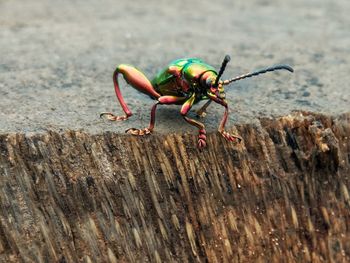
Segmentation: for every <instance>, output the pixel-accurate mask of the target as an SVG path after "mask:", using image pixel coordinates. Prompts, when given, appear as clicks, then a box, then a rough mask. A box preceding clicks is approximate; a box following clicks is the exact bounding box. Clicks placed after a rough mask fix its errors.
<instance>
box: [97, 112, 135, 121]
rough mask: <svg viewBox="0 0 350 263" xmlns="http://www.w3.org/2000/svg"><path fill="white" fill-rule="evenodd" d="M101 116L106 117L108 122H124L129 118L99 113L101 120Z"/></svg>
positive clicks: (109, 113)
mask: <svg viewBox="0 0 350 263" xmlns="http://www.w3.org/2000/svg"><path fill="white" fill-rule="evenodd" d="M103 116H106V117H107V120H110V121H125V120H127V119H128V118H129V116H127V115H124V116H116V115H114V114H113V113H111V112H101V113H100V118H103Z"/></svg>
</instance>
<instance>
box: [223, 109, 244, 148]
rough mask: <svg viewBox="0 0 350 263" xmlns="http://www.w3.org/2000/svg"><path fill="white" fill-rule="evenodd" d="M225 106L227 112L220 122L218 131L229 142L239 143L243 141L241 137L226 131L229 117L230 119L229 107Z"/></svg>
mask: <svg viewBox="0 0 350 263" xmlns="http://www.w3.org/2000/svg"><path fill="white" fill-rule="evenodd" d="M223 106H224V107H225V112H224V116H223V117H222V120H221V122H220V125H219V129H218V131H219V132H220V133H221V135H222V136H224V137H225V138H226V139H227V140H229V141H231V142H233V141H236V140H237V141H238V142H241V141H242V137H241V136H239V135H234V134H230V133H228V132H226V131H225V125H226V121H227V117H228V106H227V104H226V103H224V104H223Z"/></svg>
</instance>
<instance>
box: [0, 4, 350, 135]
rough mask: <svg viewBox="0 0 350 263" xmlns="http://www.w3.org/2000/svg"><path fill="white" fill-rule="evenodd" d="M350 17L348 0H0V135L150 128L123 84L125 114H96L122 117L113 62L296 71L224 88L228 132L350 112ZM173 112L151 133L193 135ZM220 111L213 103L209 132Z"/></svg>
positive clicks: (139, 100)
mask: <svg viewBox="0 0 350 263" xmlns="http://www.w3.org/2000/svg"><path fill="white" fill-rule="evenodd" d="M349 11H350V1H349V0H337V1H334V0H322V1H321V0H309V1H305V0H293V1H284V0H252V1H228V0H217V1H199V0H192V1H160V0H158V1H156V0H149V1H141V0H134V1H124V0H117V1H112V0H103V1H92V0H88V1H86V0H85V1H80V0H77V1H68V0H64V1H51V0H47V1H44V0H35V1H34V0H31V1H19V0H13V1H8V0H0V132H14V131H21V132H31V131H43V130H47V129H54V130H60V129H67V128H71V129H84V130H87V131H90V132H94V133H95V132H101V131H106V130H111V131H118V132H119V131H120V132H122V131H124V130H125V129H126V128H129V127H142V126H146V125H147V124H148V120H149V110H150V107H151V105H152V103H153V102H152V101H151V100H150V99H148V98H147V97H146V96H145V95H143V94H139V93H137V92H136V91H135V90H133V89H132V88H131V87H128V86H127V85H126V83H125V82H121V85H122V89H123V94H124V96H125V99H126V101H127V102H128V104H129V105H130V107H131V109H132V110H133V111H134V113H135V115H134V116H133V117H132V119H130V120H128V121H126V122H122V123H109V122H107V121H103V120H101V119H99V117H98V115H99V112H101V111H114V112H116V113H122V110H121V107H120V106H119V103H118V102H117V99H116V97H115V95H114V90H113V83H112V78H111V76H112V73H113V70H114V69H115V67H116V66H117V65H118V64H120V63H129V64H133V65H135V66H137V67H138V68H139V69H142V70H143V71H144V72H145V74H146V75H147V76H148V77H150V78H151V77H152V76H153V75H155V74H156V73H157V71H158V70H160V69H162V68H163V67H164V66H166V65H167V63H169V62H170V61H171V60H173V59H177V58H181V57H200V58H202V59H204V60H205V61H207V62H208V63H210V64H212V65H214V66H216V67H219V65H220V64H221V61H222V59H223V57H224V55H225V54H230V55H231V58H232V61H231V62H230V64H229V66H228V68H227V71H226V72H225V74H224V76H225V77H232V76H234V75H238V74H241V73H245V72H247V71H250V70H252V69H256V68H260V67H263V66H268V65H272V64H275V63H289V64H290V65H292V66H293V67H294V68H295V73H294V74H293V75H292V74H289V73H287V72H279V73H271V74H266V75H264V76H261V77H258V78H253V79H249V80H244V81H241V82H239V83H236V84H234V85H231V86H230V87H228V88H227V97H228V99H229V101H230V105H231V116H230V122H229V125H230V124H234V123H242V122H252V121H254V120H256V118H257V117H261V116H272V115H284V114H288V113H290V112H291V111H293V110H300V109H302V110H310V111H317V112H324V113H330V114H339V113H342V112H349V109H350V107H349V105H350V103H349V102H350V88H349V82H350V74H349V73H350V66H349V62H350V30H349V29H350V16H349ZM196 108H198V107H196ZM178 111H179V107H178V106H170V107H169V106H160V107H159V110H158V112H157V131H158V132H165V133H170V132H175V131H178V130H181V131H183V130H192V129H193V128H191V127H190V126H189V125H187V124H186V123H185V122H184V121H183V120H182V118H181V117H180V115H179V114H178ZM222 112H223V109H222V108H221V107H220V106H218V105H212V106H211V108H210V109H209V112H208V115H207V117H206V119H205V120H204V122H205V123H206V124H207V126H208V127H209V130H213V129H215V128H216V127H217V125H218V123H219V120H220V118H221V115H222Z"/></svg>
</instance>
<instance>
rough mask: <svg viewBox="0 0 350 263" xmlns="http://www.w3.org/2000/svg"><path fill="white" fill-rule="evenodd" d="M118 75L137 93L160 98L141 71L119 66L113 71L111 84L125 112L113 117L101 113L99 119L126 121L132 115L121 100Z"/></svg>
mask: <svg viewBox="0 0 350 263" xmlns="http://www.w3.org/2000/svg"><path fill="white" fill-rule="evenodd" d="M119 73H121V74H122V75H123V77H124V79H125V81H126V82H127V83H129V84H130V85H131V86H132V87H133V88H135V89H137V90H138V91H140V92H142V93H145V94H147V95H149V96H151V97H153V98H155V99H157V98H159V97H160V95H159V94H158V93H157V92H156V91H155V90H154V88H153V86H152V84H151V82H150V81H149V80H148V79H147V77H146V76H145V75H144V74H143V73H142V72H141V71H139V70H137V69H136V68H135V67H133V66H129V65H125V64H121V65H119V66H118V67H117V69H116V70H115V71H114V74H113V82H114V89H115V94H116V95H117V98H118V100H119V103H120V105H121V106H122V108H123V111H124V112H125V115H124V116H115V115H114V114H113V113H110V112H102V113H101V114H100V117H102V116H104V115H106V116H107V118H108V119H109V120H111V121H120V120H126V119H127V118H129V117H130V116H131V115H132V112H131V111H130V110H129V108H128V106H127V105H126V103H125V101H124V99H123V96H122V94H121V92H120V88H119V83H118V74H119Z"/></svg>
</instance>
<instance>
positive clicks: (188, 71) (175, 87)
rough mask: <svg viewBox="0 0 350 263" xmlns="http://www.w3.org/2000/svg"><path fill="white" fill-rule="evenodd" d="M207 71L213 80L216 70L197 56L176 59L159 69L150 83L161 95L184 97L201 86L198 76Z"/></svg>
mask: <svg viewBox="0 0 350 263" xmlns="http://www.w3.org/2000/svg"><path fill="white" fill-rule="evenodd" d="M208 72H210V73H211V74H210V77H211V79H213V80H215V79H216V76H217V72H216V70H215V69H214V68H213V67H212V66H210V65H208V64H206V63H204V62H203V61H202V60H200V59H198V58H185V59H177V60H174V61H172V62H171V63H170V64H169V66H168V67H166V68H165V69H163V70H162V71H160V72H159V73H158V74H157V76H156V77H155V78H154V79H153V80H152V81H151V83H152V86H153V87H154V89H155V90H156V91H157V92H158V93H159V94H160V95H162V96H165V95H172V96H180V97H184V96H188V95H189V93H191V92H193V91H195V90H198V89H199V88H201V87H202V86H201V85H200V77H201V76H202V75H203V74H204V73H208ZM208 77H209V76H208ZM205 90H206V87H204V90H203V91H204V93H205ZM204 95H205V94H204ZM205 97H206V96H205ZM203 99H204V98H203ZM196 102H197V100H196Z"/></svg>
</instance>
